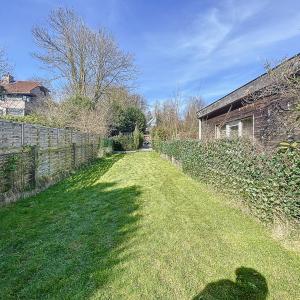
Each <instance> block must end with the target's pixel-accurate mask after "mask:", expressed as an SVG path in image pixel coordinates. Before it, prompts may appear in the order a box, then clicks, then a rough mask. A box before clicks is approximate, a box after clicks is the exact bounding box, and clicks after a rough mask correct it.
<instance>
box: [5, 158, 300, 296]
mask: <svg viewBox="0 0 300 300" xmlns="http://www.w3.org/2000/svg"><path fill="white" fill-rule="evenodd" d="M236 270H237V271H236ZM235 272H237V274H235ZM236 276H237V278H236ZM267 295H268V298H269V299H299V295H300V257H299V256H297V255H296V254H295V253H292V252H288V251H287V250H285V249H283V247H282V246H280V245H279V243H278V242H276V241H274V240H273V239H272V238H271V237H270V236H269V234H268V233H267V231H266V230H265V229H264V228H263V227H262V226H261V225H259V224H258V223H257V222H256V221H255V220H253V219H251V218H250V217H248V216H246V215H244V214H243V213H241V212H240V211H238V210H237V209H234V208H231V207H230V206H229V205H228V204H225V203H224V199H220V197H218V194H216V193H212V192H211V191H209V190H208V189H207V188H206V187H205V186H204V185H201V184H200V183H198V182H196V181H194V180H192V179H190V178H188V177H187V176H186V175H184V174H183V173H182V172H181V171H179V170H177V169H176V168H175V167H174V166H172V165H171V164H170V163H169V162H167V161H164V160H162V159H161V158H160V157H159V156H158V155H157V154H156V153H149V152H148V153H145V152H140V153H134V154H127V155H125V156H120V155H119V156H112V157H109V158H106V159H102V160H100V161H98V162H97V163H95V164H94V165H93V166H92V167H90V168H87V169H85V170H82V171H80V172H78V173H77V174H76V175H74V176H72V177H70V178H68V179H66V180H64V181H63V182H61V183H60V184H57V185H55V186H53V187H52V188H49V189H48V190H47V191H45V192H43V193H41V194H39V195H38V196H36V197H31V198H29V199H26V200H23V201H21V202H18V203H17V204H12V205H9V206H7V207H3V208H0V299H19V298H22V299H193V298H194V299H198V298H199V299H200V297H202V298H201V299H265V298H266V297H267Z"/></svg>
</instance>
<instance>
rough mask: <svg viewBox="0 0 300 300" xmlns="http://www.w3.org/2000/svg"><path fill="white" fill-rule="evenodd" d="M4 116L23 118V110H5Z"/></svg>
mask: <svg viewBox="0 0 300 300" xmlns="http://www.w3.org/2000/svg"><path fill="white" fill-rule="evenodd" d="M6 114H7V115H12V116H24V109H20V108H7V109H6Z"/></svg>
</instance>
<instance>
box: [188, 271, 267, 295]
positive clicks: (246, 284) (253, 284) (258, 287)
mask: <svg viewBox="0 0 300 300" xmlns="http://www.w3.org/2000/svg"><path fill="white" fill-rule="evenodd" d="M235 274H236V282H233V281H231V280H229V279H222V280H219V281H216V282H212V283H209V284H208V285H207V286H206V287H205V288H204V290H203V291H202V292H201V293H200V294H198V295H197V296H195V297H194V298H193V300H200V299H203V300H204V299H207V300H208V299H215V300H231V299H232V300H265V299H267V295H268V284H267V281H266V279H265V277H264V276H263V275H262V274H260V273H259V272H257V271H256V270H254V269H251V268H245V267H240V268H238V269H236V271H235Z"/></svg>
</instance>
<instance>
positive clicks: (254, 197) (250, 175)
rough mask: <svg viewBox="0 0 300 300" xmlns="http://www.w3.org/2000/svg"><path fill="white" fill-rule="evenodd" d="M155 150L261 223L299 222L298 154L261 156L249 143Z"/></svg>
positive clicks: (157, 144)
mask: <svg viewBox="0 0 300 300" xmlns="http://www.w3.org/2000/svg"><path fill="white" fill-rule="evenodd" d="M153 144H154V145H153V146H154V148H155V149H156V150H157V151H158V152H160V153H163V154H165V155H167V156H168V157H173V158H175V159H176V160H178V161H180V163H181V165H182V168H183V171H184V172H186V173H187V174H190V175H192V176H193V177H196V178H199V179H200V180H201V181H202V182H206V183H209V184H213V185H215V186H217V187H220V188H223V189H224V190H226V191H229V192H231V193H232V194H235V195H238V196H242V197H241V199H243V201H244V202H245V203H246V204H247V206H248V207H249V208H250V209H251V210H252V211H253V212H254V213H255V214H256V215H257V216H258V217H259V218H260V219H261V220H264V221H267V222H272V221H273V220H274V218H275V217H280V218H284V219H290V220H296V221H300V152H299V150H298V149H288V150H287V151H284V152H276V153H268V154H267V153H262V152H259V151H257V149H256V148H255V146H253V144H252V143H251V142H250V141H246V140H216V141H212V142H208V143H202V142H200V141H195V140H194V141H181V140H172V141H159V140H156V141H154V143H153Z"/></svg>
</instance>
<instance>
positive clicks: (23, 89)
mask: <svg viewBox="0 0 300 300" xmlns="http://www.w3.org/2000/svg"><path fill="white" fill-rule="evenodd" d="M0 85H2V86H3V87H4V89H5V93H7V94H30V93H31V91H32V90H33V89H34V88H36V87H42V85H41V84H40V83H39V82H37V81H14V82H11V83H7V84H0Z"/></svg>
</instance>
